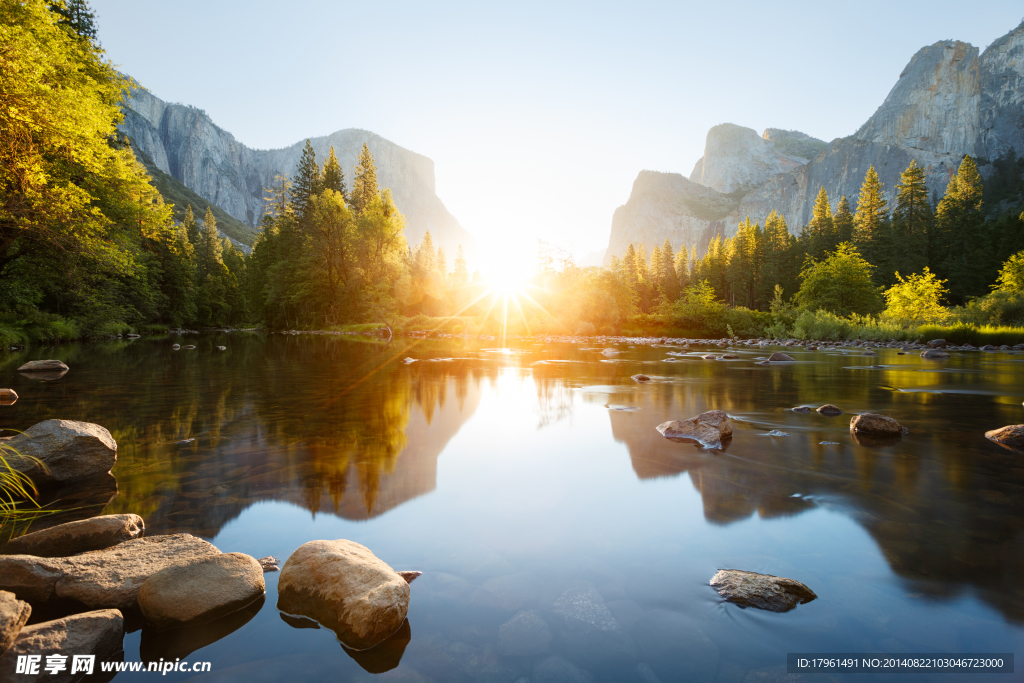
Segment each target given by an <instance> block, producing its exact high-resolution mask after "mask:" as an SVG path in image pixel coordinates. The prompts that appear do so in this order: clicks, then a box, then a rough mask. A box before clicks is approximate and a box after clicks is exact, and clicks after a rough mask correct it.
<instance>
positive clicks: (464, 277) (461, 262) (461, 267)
mask: <svg viewBox="0 0 1024 683" xmlns="http://www.w3.org/2000/svg"><path fill="white" fill-rule="evenodd" d="M453 277H454V280H455V284H456V285H464V284H466V283H467V282H469V268H468V267H467V266H466V257H465V256H464V255H463V254H462V245H461V244H460V245H459V248H458V250H457V251H456V252H455V272H454V273H453Z"/></svg>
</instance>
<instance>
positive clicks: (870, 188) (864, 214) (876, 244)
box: [853, 166, 894, 279]
mask: <svg viewBox="0 0 1024 683" xmlns="http://www.w3.org/2000/svg"><path fill="white" fill-rule="evenodd" d="M889 227H890V226H889V208H888V204H887V202H886V200H885V196H884V195H883V194H882V183H881V181H880V180H879V179H878V172H877V171H875V167H874V166H871V167H869V168H868V172H867V173H866V174H864V183H863V185H861V188H860V198H859V200H858V202H857V213H856V214H855V215H854V217H853V243H854V245H855V246H856V247H857V250H858V251H859V252H860V253H861V254H863V256H864V258H865V259H867V260H868V261H869V262H870V263H871V264H872V265H874V266H876V268H875V270H874V275H875V277H876V279H879V278H884V277H885V274H888V273H892V272H893V270H894V269H893V268H891V264H890V260H891V254H892V244H891V239H890V234H889Z"/></svg>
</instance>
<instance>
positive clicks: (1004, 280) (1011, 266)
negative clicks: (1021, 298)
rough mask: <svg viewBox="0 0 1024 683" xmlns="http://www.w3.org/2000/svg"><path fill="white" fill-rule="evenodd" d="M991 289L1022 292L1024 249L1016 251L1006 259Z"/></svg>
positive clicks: (1023, 284) (1023, 289)
mask: <svg viewBox="0 0 1024 683" xmlns="http://www.w3.org/2000/svg"><path fill="white" fill-rule="evenodd" d="M992 289H996V290H999V291H1003V292H1017V293H1024V251H1020V252H1017V253H1016V254H1014V255H1013V256H1011V257H1010V258H1008V259H1007V260H1006V263H1004V264H1003V267H1002V268H1001V269H1000V270H999V277H997V278H996V284H994V285H992Z"/></svg>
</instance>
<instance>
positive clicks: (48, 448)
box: [7, 420, 117, 484]
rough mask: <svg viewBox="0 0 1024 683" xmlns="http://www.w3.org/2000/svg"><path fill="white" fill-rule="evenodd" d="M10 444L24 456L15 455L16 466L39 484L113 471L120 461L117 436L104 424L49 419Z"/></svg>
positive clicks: (8, 441) (9, 443)
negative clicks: (115, 437) (115, 439)
mask: <svg viewBox="0 0 1024 683" xmlns="http://www.w3.org/2000/svg"><path fill="white" fill-rule="evenodd" d="M7 445H8V446H10V447H11V448H13V449H14V450H15V451H17V452H18V453H19V454H20V455H22V456H24V457H22V458H17V457H15V458H13V460H12V465H13V466H14V468H15V469H17V470H19V471H21V472H24V473H25V474H27V475H28V476H29V477H31V478H32V480H33V481H34V482H36V483H37V484H42V483H51V482H56V483H60V482H65V481H71V480H74V479H81V478H83V477H88V476H91V475H96V474H102V473H104V472H110V470H111V469H112V468H113V467H114V463H116V462H117V443H116V442H115V441H114V437H112V436H111V435H110V432H108V431H107V430H106V429H104V428H103V427H101V426H99V425H97V424H92V423H90V422H73V421H71V420H46V421H44V422H40V423H38V424H35V425H33V426H31V427H29V428H28V429H26V430H25V431H24V432H23V433H21V434H16V435H15V436H12V437H11V438H10V439H8V440H7ZM32 458H34V459H35V460H32ZM36 460H38V461H39V462H42V463H43V465H45V468H44V467H41V466H40V465H39V463H38V462H36Z"/></svg>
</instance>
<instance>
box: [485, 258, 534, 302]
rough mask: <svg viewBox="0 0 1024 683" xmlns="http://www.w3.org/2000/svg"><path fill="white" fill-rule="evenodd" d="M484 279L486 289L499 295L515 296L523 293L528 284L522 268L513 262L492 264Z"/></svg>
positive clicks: (527, 278)
mask: <svg viewBox="0 0 1024 683" xmlns="http://www.w3.org/2000/svg"><path fill="white" fill-rule="evenodd" d="M486 279H487V288H488V290H489V291H490V292H491V293H492V294H496V295H498V296H501V297H515V296H518V295H520V294H523V293H524V292H525V291H526V289H527V287H528V286H529V284H530V280H529V277H528V276H527V275H526V274H525V272H524V269H523V268H520V267H518V266H517V264H514V263H496V264H493V266H492V268H491V269H490V272H489V273H487V278H486Z"/></svg>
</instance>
